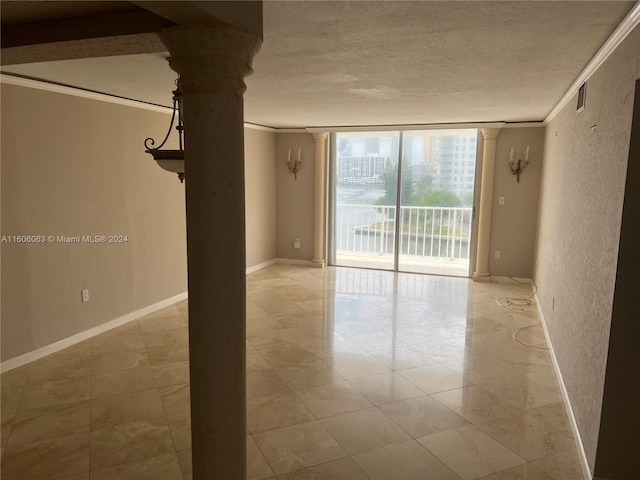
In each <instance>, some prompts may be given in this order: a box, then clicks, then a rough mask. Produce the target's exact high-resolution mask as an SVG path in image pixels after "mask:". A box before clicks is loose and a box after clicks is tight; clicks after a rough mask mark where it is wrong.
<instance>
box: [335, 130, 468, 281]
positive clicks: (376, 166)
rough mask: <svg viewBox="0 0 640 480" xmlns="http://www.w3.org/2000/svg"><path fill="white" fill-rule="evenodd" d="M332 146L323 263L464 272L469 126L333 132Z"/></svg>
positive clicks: (427, 271)
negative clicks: (327, 245) (328, 226)
mask: <svg viewBox="0 0 640 480" xmlns="http://www.w3.org/2000/svg"><path fill="white" fill-rule="evenodd" d="M332 145H333V146H334V151H333V152H332V162H331V165H332V167H331V168H332V187H333V188H332V195H331V212H332V215H331V241H330V247H331V248H330V253H331V254H330V263H332V264H334V265H343V266H355V267H368V268H381V269H388V270H399V271H405V272H420V273H431V274H440V275H455V276H469V261H470V256H471V239H472V225H473V214H472V212H473V199H474V184H475V168H476V151H477V131H476V130H475V129H473V130H424V131H404V132H401V131H398V132H357V133H356V132H353V133H352V132H350V133H338V134H335V138H334V142H332ZM399 159H401V161H399Z"/></svg>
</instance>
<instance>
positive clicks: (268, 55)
mask: <svg viewBox="0 0 640 480" xmlns="http://www.w3.org/2000/svg"><path fill="white" fill-rule="evenodd" d="M45 3H47V2H45ZM633 5H634V2H615V1H614V2H612V1H607V2H592V1H585V2H564V1H558V2H529V1H515V2H508V1H500V2H484V1H482V2H479V1H471V2H462V1H446V2H430V1H428V2H408V1H398V2H391V1H382V2H381V1H376V2H374V1H370V2H369V1H356V2H319V1H305V2H280V1H278V2H265V5H264V45H263V47H262V50H261V51H260V52H259V53H258V55H257V56H256V59H255V61H254V70H255V73H254V74H253V75H252V76H250V77H248V78H247V86H248V90H247V93H246V94H245V120H246V121H248V122H251V123H256V124H260V125H267V126H272V127H312V126H345V125H389V124H413V123H418V124H422V123H449V122H491V121H509V122H517V121H539V120H542V119H544V118H545V117H546V115H547V114H548V113H549V112H550V111H551V109H552V108H553V107H554V105H555V104H556V103H557V102H558V100H559V99H560V98H561V97H562V95H563V94H564V93H565V92H566V90H567V89H568V88H569V86H570V85H571V84H572V83H573V81H574V80H575V79H576V77H577V76H578V75H579V74H580V72H581V71H582V69H583V68H584V67H585V66H586V64H587V63H588V62H589V60H591V58H592V57H593V56H594V55H595V53H596V52H597V51H598V49H599V48H600V47H601V46H602V44H603V43H604V42H605V41H606V39H607V38H608V37H609V36H610V35H611V33H612V32H613V30H614V29H615V28H616V27H617V26H618V24H619V23H620V22H621V21H622V19H623V18H624V17H625V15H626V14H627V13H628V12H629V10H630V9H631V8H632V7H633ZM3 71H6V72H15V73H20V74H23V75H28V76H32V77H37V78H43V79H47V80H51V81H56V82H60V83H64V84H69V85H74V86H79V87H83V88H88V89H91V90H96V91H101V92H106V93H110V94H115V95H119V96H123V97H127V98H133V99H138V100H143V101H147V102H151V103H158V104H165V105H166V104H169V103H170V91H171V89H172V87H173V79H174V74H173V72H172V71H170V70H169V68H168V65H167V64H166V62H165V60H164V58H163V55H158V54H155V55H129V56H120V57H104V58H93V59H81V60H65V61H59V62H44V63H32V64H24V65H12V66H8V67H3Z"/></svg>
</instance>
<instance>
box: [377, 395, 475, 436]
mask: <svg viewBox="0 0 640 480" xmlns="http://www.w3.org/2000/svg"><path fill="white" fill-rule="evenodd" d="M379 408H380V410H381V411H382V412H383V413H384V414H385V415H387V416H388V417H389V418H390V419H391V420H393V421H394V422H395V423H397V424H398V425H400V426H401V427H402V428H403V429H404V430H405V431H407V432H408V433H409V434H411V435H412V436H413V437H414V438H418V437H422V436H425V435H430V434H432V433H437V432H442V431H445V430H450V429H452V428H458V427H463V426H465V425H468V424H469V422H468V421H467V420H465V419H464V418H462V417H461V416H460V415H458V414H457V413H455V412H454V411H453V410H450V409H449V408H447V407H445V406H444V405H443V404H442V403H440V402H438V401H436V400H434V399H432V398H431V397H429V396H426V395H425V396H422V397H418V398H412V399H408V400H403V401H400V402H394V403H387V404H385V405H381V406H380V407H379Z"/></svg>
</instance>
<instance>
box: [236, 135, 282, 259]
mask: <svg viewBox="0 0 640 480" xmlns="http://www.w3.org/2000/svg"><path fill="white" fill-rule="evenodd" d="M275 154H276V134H275V133H272V132H266V131H262V130H255V129H252V128H245V129H244V155H245V158H244V165H245V174H244V176H245V198H246V200H245V201H246V206H245V210H246V214H245V215H246V218H245V221H246V228H247V267H248V268H250V267H254V266H256V265H259V264H261V263H264V262H268V261H270V260H273V259H274V258H276V163H275Z"/></svg>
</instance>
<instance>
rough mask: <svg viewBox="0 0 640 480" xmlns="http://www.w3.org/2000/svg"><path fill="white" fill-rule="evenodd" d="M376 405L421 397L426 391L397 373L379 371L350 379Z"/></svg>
mask: <svg viewBox="0 0 640 480" xmlns="http://www.w3.org/2000/svg"><path fill="white" fill-rule="evenodd" d="M349 383H350V384H351V385H353V386H354V387H355V388H356V389H357V390H358V391H359V392H360V393H362V394H363V395H364V396H365V397H366V398H367V399H368V400H369V401H370V402H372V403H373V404H374V405H382V404H384V403H390V402H397V401H399V400H405V399H407V398H414V397H421V396H423V395H424V392H423V391H422V390H420V389H419V388H418V387H416V386H415V385H414V384H413V383H411V382H409V381H408V380H406V379H405V378H403V377H401V376H400V375H398V374H397V373H392V372H390V373H379V374H377V375H371V376H368V377H362V378H354V379H352V380H349Z"/></svg>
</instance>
